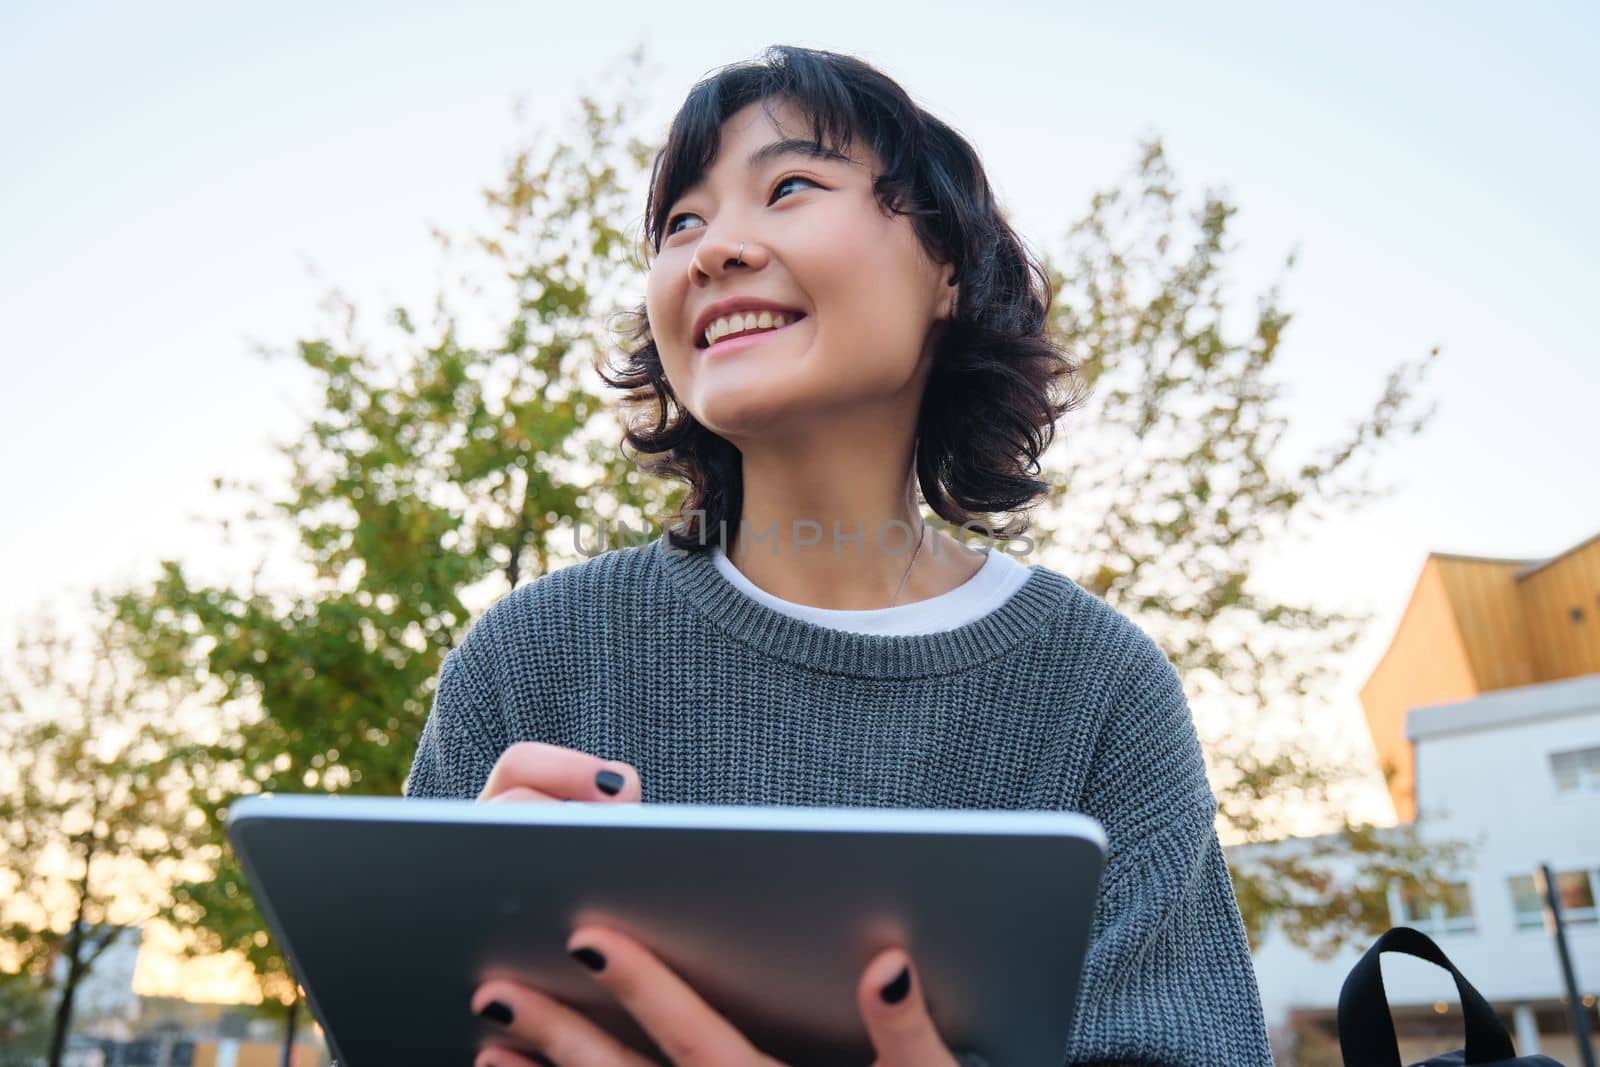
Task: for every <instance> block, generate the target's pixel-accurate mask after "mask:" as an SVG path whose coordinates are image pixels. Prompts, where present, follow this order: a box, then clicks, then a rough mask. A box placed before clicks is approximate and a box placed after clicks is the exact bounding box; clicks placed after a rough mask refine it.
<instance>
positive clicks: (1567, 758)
mask: <svg viewBox="0 0 1600 1067" xmlns="http://www.w3.org/2000/svg"><path fill="white" fill-rule="evenodd" d="M1550 776H1551V777H1552V778H1554V779H1555V782H1556V792H1557V793H1595V792H1600V746H1595V747H1593V748H1575V749H1572V750H1570V751H1567V752H1552V753H1550Z"/></svg>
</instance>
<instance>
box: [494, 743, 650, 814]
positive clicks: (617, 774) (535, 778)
mask: <svg viewBox="0 0 1600 1067" xmlns="http://www.w3.org/2000/svg"><path fill="white" fill-rule="evenodd" d="M641 788H642V787H641V785H640V781H639V772H638V770H637V769H636V768H635V767H634V766H633V765H632V764H630V763H623V762H621V761H620V760H603V759H601V758H600V757H598V756H591V755H589V754H588V753H587V752H579V751H578V750H577V749H575V748H562V747H560V746H559V745H546V744H544V743H542V742H539V741H519V742H517V743H516V744H514V745H512V746H511V747H510V748H508V749H506V750H505V752H503V753H502V754H501V756H500V758H499V759H498V760H496V761H495V764H494V769H493V770H491V771H490V772H489V780H488V781H487V782H485V783H484V786H483V792H481V793H479V794H478V801H479V803H485V802H488V803H499V802H502V801H515V800H523V801H534V802H544V803H550V802H553V801H560V800H590V801H609V802H612V803H617V804H625V803H634V804H637V803H640V802H641V800H642V799H643V794H642V792H641Z"/></svg>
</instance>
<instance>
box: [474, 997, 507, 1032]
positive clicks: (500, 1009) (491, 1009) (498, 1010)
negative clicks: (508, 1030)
mask: <svg viewBox="0 0 1600 1067" xmlns="http://www.w3.org/2000/svg"><path fill="white" fill-rule="evenodd" d="M478 1014H479V1015H481V1016H483V1017H484V1018H485V1019H488V1020H489V1021H490V1022H496V1023H499V1024H500V1025H501V1026H510V1025H511V1009H510V1008H508V1007H506V1006H505V1005H504V1004H502V1003H500V1002H499V1001H498V1000H491V1001H489V1003H487V1004H485V1005H484V1006H483V1010H482V1011H480V1012H478Z"/></svg>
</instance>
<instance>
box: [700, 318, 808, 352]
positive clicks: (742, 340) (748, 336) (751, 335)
mask: <svg viewBox="0 0 1600 1067" xmlns="http://www.w3.org/2000/svg"><path fill="white" fill-rule="evenodd" d="M787 314H789V315H791V316H792V317H791V318H790V320H789V321H788V322H786V323H784V324H783V325H782V326H778V327H775V328H774V327H769V328H767V329H765V330H749V331H747V332H745V333H740V334H735V335H733V336H731V337H723V338H719V339H718V340H717V342H716V343H715V344H711V345H707V344H706V343H705V337H704V335H702V336H701V337H700V338H699V339H698V340H697V341H696V343H695V347H696V348H697V349H699V350H700V351H701V352H705V353H707V354H708V355H709V354H710V353H713V352H720V351H723V350H725V349H739V348H746V347H748V346H749V345H751V344H754V343H755V342H757V341H760V340H762V339H763V338H767V337H771V336H773V335H774V334H780V333H783V332H784V331H785V330H789V329H792V328H793V327H795V326H797V325H799V324H800V323H802V322H804V321H805V320H806V318H807V317H808V316H806V315H803V314H797V313H795V312H788V313H787Z"/></svg>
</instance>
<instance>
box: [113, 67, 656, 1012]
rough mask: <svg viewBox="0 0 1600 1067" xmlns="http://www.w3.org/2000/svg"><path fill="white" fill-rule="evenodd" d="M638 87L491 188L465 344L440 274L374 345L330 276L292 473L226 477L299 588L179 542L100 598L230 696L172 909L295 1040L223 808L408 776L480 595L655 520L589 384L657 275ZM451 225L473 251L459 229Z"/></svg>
mask: <svg viewBox="0 0 1600 1067" xmlns="http://www.w3.org/2000/svg"><path fill="white" fill-rule="evenodd" d="M632 58H633V61H634V62H635V63H637V62H638V61H639V59H640V57H639V54H638V53H635V55H634V56H633V57H632ZM628 73H629V72H628V71H627V70H626V69H625V70H624V71H623V74H624V76H625V77H626V76H627V75H628ZM624 96H625V99H624V101H623V102H621V103H617V104H614V105H611V106H609V107H607V106H602V105H601V104H600V103H597V102H596V101H595V100H594V99H591V98H588V97H583V98H581V99H580V100H579V107H578V113H577V121H576V133H575V135H574V137H573V140H572V141H571V142H560V143H556V144H554V145H548V146H546V145H544V144H543V143H542V139H541V138H538V137H536V138H535V139H534V140H533V141H532V142H531V143H530V144H528V145H526V146H524V147H522V148H520V149H519V150H517V151H516V152H515V153H514V154H513V156H512V157H511V159H510V161H509V165H508V167H507V173H506V174H505V176H504V178H503V180H502V181H501V182H500V184H499V185H498V186H497V187H495V188H492V189H489V190H487V191H486V194H485V195H486V199H487V202H488V205H489V208H490V210H491V212H492V213H493V214H492V217H493V219H494V223H495V225H494V226H493V227H492V228H491V230H490V232H489V233H487V234H484V235H479V236H477V237H476V238H475V239H474V240H473V241H472V242H471V244H470V245H469V247H468V250H467V251H468V254H470V255H472V256H474V257H475V263H476V264H477V265H476V266H475V267H474V268H473V270H474V272H475V273H472V274H470V275H469V276H468V277H467V279H466V281H467V283H468V284H467V291H466V293H465V296H464V299H465V300H467V301H469V302H470V304H471V306H472V307H473V308H475V309H481V308H497V309H498V310H499V311H500V312H501V316H500V318H499V319H498V320H496V321H495V322H494V323H493V324H492V325H491V326H490V327H489V328H488V329H487V330H486V331H484V332H485V334H486V336H485V337H483V338H481V339H479V340H476V341H470V340H468V339H467V337H466V336H465V334H466V333H467V328H466V327H464V326H463V325H462V322H461V319H462V318H463V317H464V316H462V315H461V314H460V313H458V312H457V311H456V310H455V309H454V307H453V305H452V303H451V300H452V298H451V296H450V295H449V294H448V293H445V292H441V293H440V294H439V296H438V298H437V300H436V301H435V303H434V307H433V311H432V314H431V317H428V316H424V315H421V314H416V313H414V312H413V311H412V310H410V309H408V308H405V307H397V308H394V309H393V310H392V311H391V312H390V313H389V314H388V316H387V320H386V321H387V325H388V332H387V334H386V336H385V338H384V339H383V342H382V343H383V344H384V345H386V346H388V347H386V348H385V349H383V350H376V349H377V343H375V342H373V341H370V340H368V339H365V338H363V337H362V336H361V335H360V333H359V331H358V328H357V327H358V321H357V312H356V309H355V307H354V305H353V304H352V303H351V302H350V301H348V300H347V299H345V298H344V297H343V296H341V295H340V294H338V293H334V294H332V295H331V297H330V300H329V302H328V304H327V305H326V306H327V308H328V309H329V310H330V311H331V312H332V314H333V317H334V321H333V322H332V323H331V324H330V331H329V333H328V334H327V335H324V336H320V337H315V338H310V339H304V340H301V341H299V342H298V343H297V344H296V345H295V346H294V347H293V351H292V352H291V353H289V354H288V355H289V356H290V358H293V359H294V360H296V361H297V363H298V364H299V366H300V367H302V368H304V370H305V371H306V372H308V374H309V375H310V376H311V377H312V378H313V379H314V380H315V381H316V383H317V386H318V391H319V394H320V398H321V399H320V408H319V410H318V411H317V412H316V413H315V414H314V415H313V416H312V418H311V420H310V425H309V426H308V428H307V431H306V433H305V434H304V436H301V437H297V438H296V439H294V440H292V441H290V442H287V443H285V444H282V445H281V446H280V448H281V451H282V453H283V455H284V456H285V457H286V458H287V459H288V460H289V463H290V469H291V472H292V473H291V475H290V477H289V479H288V484H287V486H286V487H284V488H268V487H263V486H259V485H248V484H237V483H226V482H224V480H222V479H220V478H219V479H217V480H216V482H215V486H216V488H217V489H218V490H223V489H235V490H240V491H242V492H244V493H246V494H248V495H249V496H250V499H251V500H252V501H253V505H252V507H251V509H250V510H249V512H248V513H247V515H246V521H247V522H249V523H251V524H256V525H258V526H261V527H262V528H265V529H268V530H284V529H285V528H286V529H287V531H288V532H289V534H290V535H291V536H292V538H293V541H294V544H295V547H296V549H297V551H298V553H299V558H300V559H301V560H303V561H304V562H305V564H306V570H307V574H306V579H305V582H304V584H303V586H302V587H300V588H298V589H295V590H293V591H289V592H285V591H281V590H269V589H263V588H259V587H258V582H257V576H255V575H253V576H251V578H250V580H249V581H248V582H247V583H245V584H244V585H243V587H242V588H236V587H233V586H226V585H223V586H215V585H206V584H203V583H197V582H195V581H192V580H191V578H190V576H189V575H187V574H186V573H185V572H184V570H183V568H182V566H181V565H180V564H179V563H178V562H176V561H165V562H163V563H162V565H161V569H160V574H159V576H158V577H157V579H156V580H155V581H154V582H153V583H152V585H151V586H150V587H149V588H146V589H128V590H122V591H119V592H113V593H108V594H107V595H106V597H105V600H104V603H105V604H106V606H107V607H108V609H109V610H111V611H113V612H114V613H115V614H116V616H117V617H118V618H119V619H120V620H121V621H122V622H123V623H124V624H126V625H127V627H128V633H129V634H130V635H131V641H130V646H129V647H130V649H131V650H132V651H133V652H134V653H135V655H137V656H138V657H139V659H140V660H141V662H143V663H144V664H146V665H147V666H148V667H149V669H150V670H151V671H152V673H153V674H154V675H155V676H157V677H161V678H165V679H171V680H174V681H180V682H182V681H186V682H187V683H188V684H189V685H190V687H191V689H192V691H193V692H194V693H195V694H201V695H203V699H204V700H206V701H209V702H210V703H211V704H212V705H213V706H214V707H215V708H216V709H217V710H216V715H215V718H214V721H213V724H212V725H213V726H214V727H215V730H214V735H213V736H212V737H211V738H210V739H209V740H207V741H206V742H205V743H198V744H192V745H188V746H185V747H184V748H183V749H182V750H181V751H180V752H178V753H176V758H178V759H179V760H180V761H181V762H183V763H184V765H185V766H186V767H187V769H188V772H189V774H190V776H191V778H192V780H193V799H194V802H195V803H196V805H197V806H198V807H199V808H200V809H201V810H202V811H203V812H204V817H205V820H206V826H207V830H208V834H209V840H210V841H211V842H212V843H214V844H216V845H217V846H218V847H219V853H218V859H217V861H216V864H215V866H214V867H213V868H212V869H211V870H208V871H207V872H206V873H205V874H204V875H203V876H202V877H199V878H195V879H192V880H189V881H186V882H183V883H182V884H180V885H178V886H177V887H176V890H175V892H174V897H173V904H172V907H171V908H170V909H169V910H168V911H167V912H166V913H165V914H166V915H167V917H169V918H170V919H171V920H172V921H173V922H175V923H176V924H177V925H179V926H180V927H181V928H183V929H186V930H188V931H190V932H191V933H192V934H193V937H194V940H193V942H192V946H193V950H194V951H196V952H207V951H224V950H236V951H239V952H241V953H242V954H243V955H244V956H245V958H246V959H247V960H248V961H249V963H250V964H251V966H252V967H253V968H254V969H255V971H256V974H257V975H258V976H259V977H260V979H261V981H262V984H263V990H264V995H265V996H266V997H267V998H268V999H269V1000H271V1001H277V1002H281V1003H283V1004H284V1005H286V1007H287V1008H288V1011H289V1015H288V1028H287V1029H288V1031H289V1033H288V1036H287V1037H286V1040H292V1030H293V1026H294V1014H293V1013H294V1011H295V1008H296V1006H297V1004H298V993H297V987H296V986H295V984H294V982H293V980H292V976H291V975H290V974H289V972H288V968H287V965H286V961H285V960H284V958H283V956H282V954H281V952H280V950H279V948H278V946H277V945H276V943H275V942H274V941H273V940H272V939H271V937H270V936H269V934H268V932H267V930H266V926H265V923H264V921H263V919H262V916H261V914H260V913H259V911H258V910H257V909H256V906H255V904H254V902H253V900H251V898H250V894H249V892H248V885H247V883H246V882H245V879H244V877H243V874H242V872H241V870H240V868H239V866H238V863H237V861H236V859H235V858H234V856H233V855H232V853H231V851H228V850H226V849H224V848H222V847H221V846H223V845H224V844H225V839H224V835H223V826H224V824H225V820H226V814H227V806H228V803H229V802H230V801H231V800H232V799H234V798H236V797H239V796H243V795H248V794H251V793H256V792H262V791H268V792H298V791H318V792H325V793H376V794H386V795H392V794H397V793H399V792H400V791H401V787H402V785H403V783H404V780H405V775H406V772H407V770H408V769H409V767H410V762H411V754H412V751H413V748H414V741H415V738H416V737H417V735H418V734H419V732H420V731H421V728H422V724H423V721H424V720H425V718H426V716H427V712H428V708H429V706H430V704H431V689H432V685H433V684H434V681H435V679H436V677H437V675H438V672H439V667H440V663H441V661H442V659H443V656H444V654H445V653H446V652H448V651H449V649H450V648H451V647H453V646H454V644H455V643H456V641H457V640H459V638H460V637H461V635H462V634H463V633H464V631H465V628H466V625H467V624H468V622H469V621H470V619H469V611H468V609H467V608H466V607H465V606H464V604H463V601H462V599H461V597H462V595H463V593H464V592H465V591H468V590H470V589H471V588H472V587H474V586H478V585H482V584H483V583H485V582H487V583H490V584H491V585H493V586H495V587H496V588H499V589H509V588H511V587H514V586H515V585H516V584H517V583H518V582H519V581H520V580H522V578H523V577H525V576H526V575H527V574H528V573H529V569H530V568H529V564H530V562H531V564H532V567H531V570H532V573H533V574H535V575H537V574H542V573H545V572H546V571H547V570H548V569H549V568H550V566H551V560H552V559H553V558H569V559H570V558H571V557H572V556H573V555H574V552H573V546H574V543H575V541H576V537H577V530H578V528H579V524H580V523H583V522H586V521H588V520H591V519H593V517H594V516H596V515H608V516H612V517H620V518H621V519H622V520H623V521H631V522H632V523H633V524H635V525H639V524H641V521H642V517H643V516H644V515H645V514H650V513H658V512H656V509H655V508H654V507H653V506H652V505H651V501H652V500H655V499H659V498H660V496H661V495H662V490H661V488H660V487H658V486H654V485H650V484H647V483H646V482H645V480H644V478H643V477H642V476H641V474H640V473H639V472H638V471H636V470H634V469H633V467H632V464H631V463H630V462H629V461H627V460H626V459H625V458H624V457H623V456H622V455H621V454H620V453H619V452H618V451H617V449H616V447H615V445H616V442H617V440H619V439H620V431H619V430H615V429H613V430H606V429H605V428H604V426H603V425H599V424H598V423H599V422H600V419H601V417H602V416H603V413H604V410H605V403H604V401H603V400H602V398H601V397H600V396H598V395H597V393H596V392H595V389H596V388H598V387H600V383H599V382H598V379H594V380H593V381H592V382H591V383H586V382H585V381H584V380H583V371H584V370H585V369H586V368H588V369H590V370H592V368H593V365H594V364H595V362H596V361H597V360H598V359H599V358H600V357H601V356H602V355H603V354H604V352H605V351H607V350H608V345H609V338H608V335H607V334H606V332H605V326H604V324H603V323H601V322H600V321H598V320H597V318H596V317H595V316H594V315H593V314H592V309H593V308H595V307H597V306H608V305H610V304H613V303H615V302H617V301H618V300H619V299H620V298H619V296H618V289H619V288H620V287H622V286H624V285H625V284H626V282H627V280H628V279H629V278H630V277H634V276H636V273H637V272H636V271H630V269H629V267H630V263H631V260H632V257H633V255H634V252H633V249H632V245H631V244H630V242H629V240H628V238H627V235H626V234H625V233H624V231H623V229H622V228H621V224H620V223H619V222H618V221H617V220H618V218H619V216H620V215H622V213H623V212H624V211H625V210H626V205H627V204H629V203H631V202H632V196H631V195H630V194H629V192H628V191H627V190H625V189H624V188H623V186H622V185H621V184H620V183H621V179H622V178H623V176H625V175H629V174H635V173H637V172H638V171H639V170H640V169H642V168H643V167H644V166H645V165H646V163H647V161H648V153H649V149H648V148H647V147H646V146H645V145H644V144H643V142H641V141H639V140H637V139H631V140H627V139H622V138H621V137H620V133H619V131H620V130H621V128H622V126H623V125H624V124H625V121H626V119H627V117H628V115H629V114H630V113H631V111H632V110H633V108H635V107H636V106H637V94H630V93H629V91H628V90H627V89H625V90H624ZM435 237H436V239H437V240H438V242H439V244H440V246H441V249H442V250H443V252H444V253H446V254H447V255H448V254H454V251H455V246H454V243H453V241H452V239H451V238H449V237H448V236H447V235H444V234H439V233H436V234H435ZM465 317H471V316H465ZM425 320H426V321H427V325H424V324H423V323H424V321H425ZM262 355H263V356H265V357H266V358H269V359H279V358H284V356H285V353H282V352H279V351H277V350H274V349H271V348H264V349H263V350H262ZM258 574H259V572H258Z"/></svg>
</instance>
